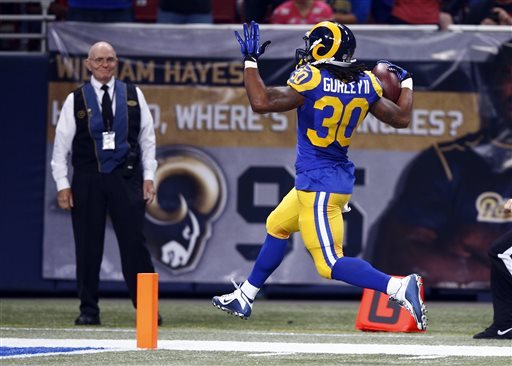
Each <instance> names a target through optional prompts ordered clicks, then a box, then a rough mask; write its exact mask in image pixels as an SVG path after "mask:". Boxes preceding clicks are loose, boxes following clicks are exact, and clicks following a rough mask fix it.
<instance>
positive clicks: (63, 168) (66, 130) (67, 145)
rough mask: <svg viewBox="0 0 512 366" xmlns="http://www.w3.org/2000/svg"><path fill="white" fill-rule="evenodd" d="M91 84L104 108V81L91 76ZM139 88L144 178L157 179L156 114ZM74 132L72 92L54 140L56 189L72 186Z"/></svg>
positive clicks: (61, 113)
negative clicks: (69, 167)
mask: <svg viewBox="0 0 512 366" xmlns="http://www.w3.org/2000/svg"><path fill="white" fill-rule="evenodd" d="M114 83H115V79H114V78H112V79H110V81H109V82H108V83H107V85H108V86H109V88H108V93H109V95H110V100H112V111H113V112H114V115H115V113H116V99H115V98H114V93H115V90H114ZM91 85H92V87H93V88H94V92H95V93H96V98H97V99H98V105H99V108H100V109H101V99H102V98H103V93H104V91H103V90H102V89H101V87H102V85H103V84H101V83H100V82H99V81H98V80H96V79H95V78H94V77H92V76H91ZM136 89H137V97H138V99H139V106H140V132H139V136H138V142H139V145H140V148H141V152H142V167H143V171H144V180H154V178H155V170H156V167H157V162H156V160H155V130H154V127H153V116H152V115H151V112H150V111H149V107H148V104H147V102H146V99H145V98H144V94H142V91H141V90H140V89H139V88H138V87H137V88H136ZM75 133H76V121H75V115H74V99H73V93H70V94H69V95H68V96H67V98H66V101H65V102H64V105H63V106H62V110H61V112H60V116H59V120H58V122H57V128H56V131H55V141H54V144H53V153H52V161H51V167H52V175H53V179H54V180H55V183H56V184H57V191H61V190H63V189H65V188H69V187H70V184H69V179H68V157H69V155H70V153H71V148H72V144H73V138H74V137H75Z"/></svg>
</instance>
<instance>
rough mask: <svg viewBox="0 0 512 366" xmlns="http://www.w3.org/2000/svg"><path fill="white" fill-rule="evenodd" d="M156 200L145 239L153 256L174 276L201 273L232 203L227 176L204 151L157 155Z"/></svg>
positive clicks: (179, 150)
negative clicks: (221, 219) (217, 224)
mask: <svg viewBox="0 0 512 366" xmlns="http://www.w3.org/2000/svg"><path fill="white" fill-rule="evenodd" d="M157 160H158V169H157V171H156V174H155V190H156V197H155V200H154V201H153V202H152V203H151V204H150V205H148V207H147V211H146V220H145V234H146V238H147V244H148V248H149V250H150V251H151V254H152V255H153V257H154V258H156V259H157V260H158V261H159V262H160V263H162V264H164V265H165V266H166V267H167V268H168V269H169V270H170V271H171V273H173V274H181V273H184V272H189V271H192V270H193V269H195V268H196V266H197V264H198V262H199V260H200V259H201V256H202V254H203V252H204V249H205V246H206V242H207V241H208V238H209V237H210V236H211V229H212V228H211V226H212V222H213V221H214V220H215V219H217V217H218V216H219V215H220V213H222V211H223V209H224V206H225V203H226V183H225V179H224V175H223V173H222V171H221V170H220V168H219V166H218V165H217V163H215V161H214V160H213V159H212V158H210V157H209V156H208V155H206V153H204V152H203V151H201V150H199V149H197V148H193V147H189V146H173V147H169V148H165V149H163V150H161V151H159V152H158V153H157Z"/></svg>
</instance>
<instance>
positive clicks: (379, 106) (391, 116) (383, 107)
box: [370, 60, 413, 128]
mask: <svg viewBox="0 0 512 366" xmlns="http://www.w3.org/2000/svg"><path fill="white" fill-rule="evenodd" d="M377 63H386V64H387V65H388V70H389V71H392V72H394V73H395V74H396V75H397V76H398V79H399V80H400V85H401V87H402V88H401V92H400V97H399V98H398V100H397V102H396V104H395V103H393V102H392V101H390V100H389V99H387V98H380V99H379V100H378V101H376V102H375V103H373V104H372V106H371V107H370V112H371V113H372V114H373V115H374V116H375V117H377V118H378V119H379V120H381V121H382V122H384V123H386V124H388V125H390V126H392V127H395V128H406V127H408V126H409V123H411V119H412V104H413V91H412V75H411V73H409V72H408V71H407V70H405V69H403V68H401V67H400V66H397V65H394V64H392V63H390V62H389V61H384V60H381V61H378V62H377Z"/></svg>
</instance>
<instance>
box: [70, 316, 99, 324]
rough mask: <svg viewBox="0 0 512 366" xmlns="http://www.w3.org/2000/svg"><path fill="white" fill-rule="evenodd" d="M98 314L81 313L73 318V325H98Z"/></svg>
mask: <svg viewBox="0 0 512 366" xmlns="http://www.w3.org/2000/svg"><path fill="white" fill-rule="evenodd" d="M100 324H101V323H100V317H99V315H84V314H81V315H80V316H79V317H78V318H76V319H75V325H100Z"/></svg>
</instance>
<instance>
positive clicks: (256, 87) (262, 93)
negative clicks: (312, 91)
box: [235, 21, 304, 113]
mask: <svg viewBox="0 0 512 366" xmlns="http://www.w3.org/2000/svg"><path fill="white" fill-rule="evenodd" d="M243 28H244V35H243V38H242V36H241V35H240V34H239V33H238V32H237V31H235V37H236V39H237V41H238V43H239V44H240V52H241V53H242V57H243V59H244V85H245V89H246V91H247V96H248V97H249V103H250V104H251V107H252V110H253V111H255V112H257V113H268V112H284V111H289V110H292V109H294V108H297V107H298V106H300V105H302V104H303V103H304V97H303V96H302V95H300V94H299V93H298V92H296V91H295V90H293V89H292V88H290V87H272V88H268V87H266V86H265V83H264V82H263V80H262V79H261V76H260V73H259V71H258V58H259V57H260V56H261V55H262V54H263V53H264V52H265V49H266V47H267V46H268V45H269V44H270V41H267V42H265V43H263V44H262V45H261V46H260V44H259V42H260V30H259V25H258V23H256V22H254V21H252V22H251V26H250V29H249V26H248V25H247V24H244V25H243Z"/></svg>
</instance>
